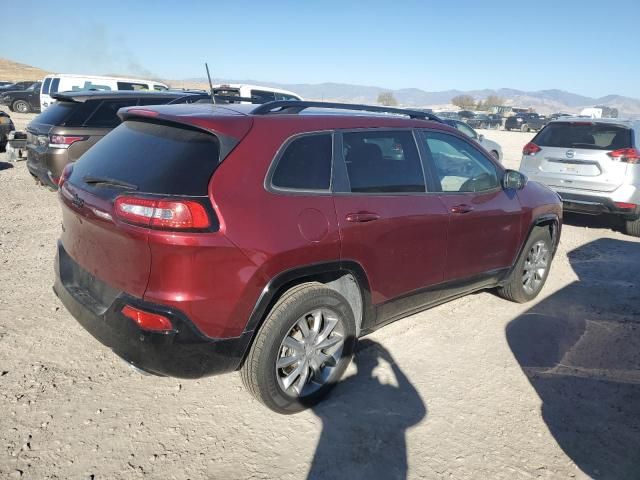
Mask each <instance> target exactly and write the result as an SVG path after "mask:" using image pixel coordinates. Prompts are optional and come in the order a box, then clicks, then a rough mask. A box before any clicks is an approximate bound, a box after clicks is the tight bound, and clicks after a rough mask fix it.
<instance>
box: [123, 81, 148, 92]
mask: <svg viewBox="0 0 640 480" xmlns="http://www.w3.org/2000/svg"><path fill="white" fill-rule="evenodd" d="M118 90H149V85H147V84H146V83H133V82H118Z"/></svg>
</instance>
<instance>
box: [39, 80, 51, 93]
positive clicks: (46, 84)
mask: <svg viewBox="0 0 640 480" xmlns="http://www.w3.org/2000/svg"><path fill="white" fill-rule="evenodd" d="M49 85H51V79H50V78H45V79H44V84H43V85H42V90H41V91H40V93H44V94H47V93H49Z"/></svg>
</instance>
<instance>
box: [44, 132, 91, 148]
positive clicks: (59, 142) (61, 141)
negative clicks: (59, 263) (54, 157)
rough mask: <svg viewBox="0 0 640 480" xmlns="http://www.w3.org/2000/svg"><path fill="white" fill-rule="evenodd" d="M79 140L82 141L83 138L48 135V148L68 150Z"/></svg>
mask: <svg viewBox="0 0 640 480" xmlns="http://www.w3.org/2000/svg"><path fill="white" fill-rule="evenodd" d="M80 140H84V137H78V136H71V135H49V146H51V147H56V148H69V146H71V145H73V144H74V143H76V142H79V141H80Z"/></svg>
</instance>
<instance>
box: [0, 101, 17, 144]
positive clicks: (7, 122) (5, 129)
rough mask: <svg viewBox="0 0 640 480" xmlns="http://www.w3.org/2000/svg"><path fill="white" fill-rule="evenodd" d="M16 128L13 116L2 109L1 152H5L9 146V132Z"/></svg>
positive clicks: (0, 119) (0, 125)
mask: <svg viewBox="0 0 640 480" xmlns="http://www.w3.org/2000/svg"><path fill="white" fill-rule="evenodd" d="M14 130H15V126H14V125H13V121H12V120H11V117H10V116H9V115H8V114H7V113H5V112H2V111H0V152H4V151H5V149H6V147H7V139H8V136H9V133H10V132H12V131H14Z"/></svg>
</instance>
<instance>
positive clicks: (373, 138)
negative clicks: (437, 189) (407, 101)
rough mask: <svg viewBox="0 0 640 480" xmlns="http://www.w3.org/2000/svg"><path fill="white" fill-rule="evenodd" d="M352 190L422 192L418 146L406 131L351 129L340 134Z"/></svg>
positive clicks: (422, 180)
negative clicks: (353, 130) (349, 131)
mask: <svg viewBox="0 0 640 480" xmlns="http://www.w3.org/2000/svg"><path fill="white" fill-rule="evenodd" d="M343 145H344V147H343V148H344V151H343V153H344V159H345V162H346V164H347V172H348V175H349V182H350V183H351V191H352V192H370V193H406V192H424V191H426V188H425V181H424V174H423V172H422V165H421V163H420V157H419V156H418V149H417V148H416V144H415V141H414V139H413V134H412V133H411V132H409V131H387V132H355V133H354V132H351V133H345V134H344V135H343Z"/></svg>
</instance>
